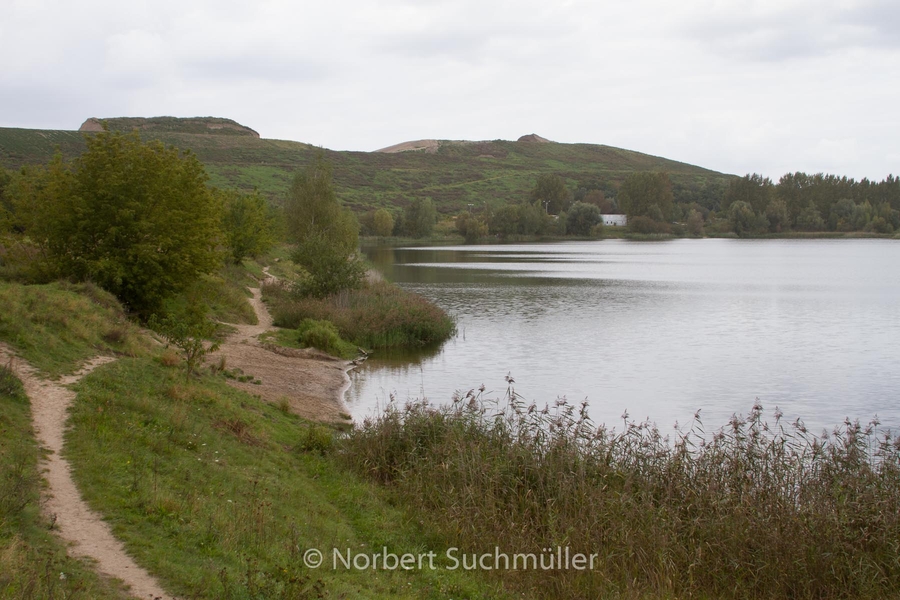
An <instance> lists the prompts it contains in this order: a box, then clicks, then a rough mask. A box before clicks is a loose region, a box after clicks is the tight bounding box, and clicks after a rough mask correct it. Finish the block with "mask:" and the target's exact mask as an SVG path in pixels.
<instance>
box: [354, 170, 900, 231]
mask: <svg viewBox="0 0 900 600" xmlns="http://www.w3.org/2000/svg"><path fill="white" fill-rule="evenodd" d="M573 187H574V191H573V189H572V188H573ZM419 202H422V201H419V200H417V201H414V202H413V204H411V208H407V209H406V210H405V211H404V212H403V214H401V215H400V217H399V218H398V219H397V220H396V221H389V222H390V223H391V224H392V229H390V231H391V233H390V234H388V233H387V231H388V228H383V229H380V230H378V229H377V228H376V227H375V226H374V218H375V216H376V214H377V215H379V216H381V217H382V218H384V219H385V220H388V219H392V218H393V217H391V214H390V213H389V212H388V211H387V210H386V209H383V208H382V209H379V210H378V211H377V213H376V212H371V213H369V214H368V215H366V216H364V217H363V219H362V227H363V233H365V234H367V235H379V236H384V235H406V236H409V237H423V236H427V235H429V234H430V233H431V227H432V225H433V223H434V222H435V219H436V218H437V216H436V213H435V212H434V211H433V209H432V205H431V201H430V200H426V201H425V202H426V203H427V204H428V205H429V211H430V212H429V213H428V214H429V215H430V216H429V220H428V221H427V226H425V227H422V228H418V229H417V228H414V227H408V226H406V225H404V223H411V222H413V221H412V220H410V217H409V213H410V211H411V212H412V214H416V211H415V207H416V206H417V203H419ZM616 213H621V214H625V215H627V217H628V223H629V225H628V230H629V231H630V232H633V233H639V234H675V235H692V236H701V235H706V234H711V235H719V234H723V233H734V234H737V235H738V236H750V235H766V234H781V233H788V232H794V231H796V232H851V231H860V232H868V233H875V234H892V233H895V232H897V231H900V178H897V177H894V176H893V175H888V176H887V177H886V178H885V179H884V180H882V181H878V182H875V181H870V180H868V179H862V180H860V181H856V180H854V179H851V178H847V177H839V176H836V175H826V174H822V173H818V174H814V175H808V174H806V173H801V172H797V173H788V174H786V175H784V176H783V177H781V178H780V179H779V181H778V182H777V183H773V182H772V181H771V180H770V179H769V178H766V177H763V176H762V175H758V174H748V175H745V176H744V177H734V178H732V179H730V180H728V182H727V183H724V182H723V181H722V180H719V179H710V180H706V181H703V180H696V179H695V180H692V181H689V182H687V183H685V182H681V181H677V182H673V181H672V179H671V178H670V176H669V175H668V174H667V173H651V172H635V173H632V174H630V175H628V176H627V177H626V178H625V179H624V180H623V181H622V182H621V183H617V182H613V181H609V180H600V179H596V180H591V181H586V182H578V183H577V184H575V186H572V185H570V184H569V183H568V182H567V181H566V180H565V179H563V178H562V177H560V176H559V175H555V174H543V175H540V176H538V177H537V178H536V180H535V184H534V187H533V188H532V190H531V193H530V194H529V196H527V197H524V198H522V199H521V200H520V201H519V202H514V203H499V204H498V203H492V202H490V201H486V202H485V203H484V205H483V206H472V205H470V210H465V211H462V212H460V213H458V214H457V215H455V217H454V221H455V225H456V230H457V233H459V234H460V235H462V236H463V237H464V238H466V240H468V241H476V240H478V239H481V238H484V237H486V236H492V237H497V238H501V239H503V238H511V237H529V236H545V235H546V236H562V235H576V236H595V237H598V236H602V235H603V232H604V229H603V225H602V222H603V217H602V215H604V214H616Z"/></svg>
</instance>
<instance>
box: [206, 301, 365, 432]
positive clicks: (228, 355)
mask: <svg viewBox="0 0 900 600" xmlns="http://www.w3.org/2000/svg"><path fill="white" fill-rule="evenodd" d="M250 292H251V293H252V294H253V298H251V299H250V304H251V305H252V306H253V310H254V311H255V312H256V317H257V319H258V321H259V322H258V324H257V325H235V326H234V327H236V328H237V332H235V333H234V334H232V335H231V337H229V338H228V339H227V340H225V342H223V343H222V345H221V347H220V348H219V351H218V352H217V353H215V354H212V355H211V356H210V359H209V360H210V362H212V363H216V362H218V361H219V360H221V358H224V359H225V368H226V369H234V368H239V369H240V370H241V371H243V372H244V373H245V374H247V375H252V376H253V378H254V380H255V381H258V382H259V383H256V384H255V383H252V382H239V381H236V380H233V379H229V383H230V384H232V385H233V386H235V387H237V388H240V389H242V390H244V391H246V392H249V393H251V394H255V395H257V396H259V397H261V398H262V399H263V400H266V401H268V402H273V403H276V404H278V403H282V402H285V403H287V405H288V406H289V407H290V410H291V411H292V412H295V413H297V414H298V415H300V416H301V417H305V418H307V419H312V420H315V421H326V422H330V423H348V422H349V419H348V415H347V409H346V407H345V406H344V400H343V398H344V392H345V391H346V390H347V388H348V387H349V386H350V378H349V377H348V376H347V369H348V368H349V366H350V363H349V362H347V361H344V360H340V359H337V358H334V357H331V356H328V355H327V354H323V353H321V352H318V351H317V350H294V349H291V348H281V347H277V346H273V345H270V344H263V343H261V342H260V341H259V339H258V336H259V335H260V334H262V333H265V332H266V331H269V330H270V329H272V316H271V315H270V314H269V310H268V309H267V308H266V305H265V304H264V303H263V301H262V293H261V291H260V289H259V288H251V289H250Z"/></svg>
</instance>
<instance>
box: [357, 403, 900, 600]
mask: <svg viewBox="0 0 900 600" xmlns="http://www.w3.org/2000/svg"><path fill="white" fill-rule="evenodd" d="M773 419H774V420H773V421H772V423H771V424H769V423H767V421H766V419H765V417H764V414H763V409H762V407H760V406H758V405H757V406H754V407H753V409H752V410H751V412H750V414H749V416H747V417H746V418H741V417H734V418H732V420H731V422H730V423H729V424H728V425H727V426H726V427H724V428H723V429H721V430H720V431H718V432H716V433H715V434H712V435H707V434H706V433H705V432H704V430H703V426H702V423H701V422H700V421H699V419H697V420H695V422H694V423H693V425H692V427H691V428H690V429H689V430H687V431H685V432H683V433H681V434H679V435H678V436H677V437H676V438H675V439H668V438H666V437H663V436H662V435H661V434H660V432H659V431H658V430H657V429H656V428H655V427H654V426H651V425H649V424H647V423H633V422H627V421H626V422H625V423H624V427H623V430H622V431H615V430H611V429H608V428H606V427H602V426H601V427H599V428H598V427H595V426H594V424H593V423H591V421H590V419H589V418H588V415H587V410H586V406H585V405H582V406H581V407H575V406H573V405H571V404H569V403H567V402H565V401H564V400H560V401H557V402H556V404H555V405H554V406H553V407H545V408H543V409H539V408H538V407H537V406H535V405H534V404H530V405H528V404H526V403H524V402H523V401H522V399H521V398H520V397H519V396H517V395H516V393H515V391H514V390H513V389H512V387H510V389H509V390H508V392H507V396H506V398H505V400H504V401H502V402H491V401H486V400H484V399H483V398H482V396H481V393H479V392H476V391H471V392H469V393H468V394H467V395H465V396H462V395H460V396H459V397H457V398H455V399H454V402H453V404H451V405H449V406H444V407H432V406H429V405H427V404H425V403H421V402H419V403H412V404H408V405H407V406H405V407H403V408H400V407H398V406H397V405H396V404H395V403H391V404H390V405H389V407H388V409H387V410H386V411H385V412H384V413H383V414H382V415H381V416H379V417H377V418H374V419H370V420H367V421H365V422H364V423H363V424H362V426H360V427H359V428H357V429H356V430H355V431H353V432H352V433H351V434H350V435H349V436H348V437H347V438H346V439H345V440H344V442H343V444H342V453H343V458H344V460H345V461H346V462H347V463H348V464H349V465H350V466H352V467H353V468H354V469H355V470H356V471H358V472H360V473H364V474H365V475H367V476H369V477H371V478H373V479H375V480H377V481H380V482H382V483H384V484H386V485H389V486H391V487H393V488H394V489H395V490H396V491H397V493H398V494H399V495H400V497H401V498H403V500H404V502H405V503H406V504H407V505H409V506H410V507H411V509H412V510H413V512H414V513H416V514H418V515H419V518H420V519H421V520H422V521H423V522H428V523H431V524H433V525H434V526H436V527H437V528H438V530H439V531H441V532H442V534H443V535H444V536H445V538H446V540H447V541H448V543H450V544H453V545H456V546H458V547H459V548H461V549H462V550H463V551H465V552H490V553H493V552H494V547H495V546H499V547H500V548H501V550H504V551H507V552H510V553H512V552H536V553H540V552H541V550H542V549H543V548H547V547H556V546H562V547H569V548H571V551H572V552H583V553H586V554H587V553H597V554H598V555H599V556H598V561H599V562H598V566H597V568H596V569H594V570H593V571H585V572H578V571H574V570H568V571H566V570H560V571H550V572H547V571H534V570H532V571H509V572H505V573H502V576H503V577H504V580H505V583H507V584H508V585H511V586H513V587H514V588H516V589H521V590H523V591H524V590H534V591H536V592H537V595H538V596H542V597H545V598H563V597H565V598H599V597H629V598H631V597H645V596H651V597H679V598H680V597H700V598H885V597H896V596H897V595H898V594H900V443H898V440H896V439H894V438H892V437H890V436H889V435H886V436H883V437H878V435H877V434H876V424H874V423H873V424H870V425H869V426H866V427H863V426H861V425H860V424H859V423H853V422H849V421H848V422H846V423H844V425H843V426H842V427H840V428H837V429H836V430H835V431H834V432H833V433H832V434H830V435H829V436H827V437H816V436H813V435H811V434H810V433H809V432H808V431H807V430H806V429H805V427H804V426H803V424H802V423H801V422H799V421H798V422H795V423H793V424H786V423H784V422H783V420H782V419H781V415H779V414H777V412H776V414H775V415H774V417H773Z"/></svg>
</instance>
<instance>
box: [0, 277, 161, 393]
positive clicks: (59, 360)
mask: <svg viewBox="0 0 900 600" xmlns="http://www.w3.org/2000/svg"><path fill="white" fill-rule="evenodd" d="M0 306H2V307H3V310H2V311H0V341H3V342H6V343H7V344H9V345H10V346H12V347H13V348H14V349H16V350H17V351H18V352H19V353H20V354H21V356H22V357H23V358H24V359H25V360H27V361H28V362H30V363H31V364H32V365H34V366H36V367H37V368H39V369H40V370H42V371H43V372H44V373H46V374H47V375H49V376H51V377H55V376H58V375H62V374H65V373H71V372H73V371H75V370H77V368H78V367H79V366H80V365H81V363H83V362H84V361H85V360H87V359H89V358H92V357H93V356H96V355H97V354H100V353H108V354H121V355H126V356H132V355H137V354H141V353H142V352H145V351H146V349H147V348H148V342H147V341H146V339H145V338H144V337H143V336H142V335H140V332H139V330H138V328H137V327H136V326H135V325H134V324H133V323H131V322H130V321H129V320H128V319H127V318H126V317H125V314H124V312H123V311H122V307H121V305H120V304H119V302H118V301H117V300H116V299H115V297H113V296H112V295H111V294H109V293H108V292H105V291H103V290H101V289H100V288H98V287H97V286H95V285H93V284H90V283H83V284H77V285H73V284H68V283H65V282H57V283H51V284H47V285H20V284H14V283H4V282H0Z"/></svg>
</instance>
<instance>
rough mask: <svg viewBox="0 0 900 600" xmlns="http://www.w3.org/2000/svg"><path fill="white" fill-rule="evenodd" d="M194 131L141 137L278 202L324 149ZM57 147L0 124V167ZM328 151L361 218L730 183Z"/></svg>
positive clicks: (482, 150)
mask: <svg viewBox="0 0 900 600" xmlns="http://www.w3.org/2000/svg"><path fill="white" fill-rule="evenodd" d="M188 129H190V128H188ZM191 131H192V132H186V131H185V130H184V129H182V130H181V131H179V130H177V128H174V129H173V128H168V129H166V128H157V129H155V130H147V131H144V132H143V133H142V135H143V136H144V137H145V138H146V139H159V140H161V141H163V142H164V143H166V144H171V145H174V146H177V147H179V148H184V149H190V150H191V151H193V152H194V153H195V154H196V155H197V157H198V158H199V159H200V160H201V161H202V162H203V164H204V165H205V166H206V169H207V172H208V173H209V174H210V182H211V183H212V184H213V185H216V186H220V187H228V188H239V189H245V190H252V189H254V188H256V189H259V191H260V192H262V193H264V194H265V195H267V196H268V197H270V198H271V199H273V200H275V201H276V202H281V201H282V200H283V198H284V196H285V194H286V193H287V190H288V188H289V186H290V182H291V180H292V178H293V175H294V173H296V172H297V171H299V170H301V169H303V168H305V167H306V166H307V165H309V164H310V163H311V162H313V160H314V159H315V157H316V155H317V153H319V152H320V151H321V149H320V148H315V147H313V146H310V145H308V144H303V143H300V142H290V141H282V140H266V139H257V138H254V137H251V136H241V135H208V134H198V133H197V132H193V130H191ZM398 141H402V140H398ZM57 145H58V146H59V147H60V150H61V152H62V153H63V155H64V157H66V158H72V157H74V156H77V155H78V154H79V153H80V152H81V151H82V150H83V149H84V142H83V140H82V139H81V134H79V133H77V132H72V131H39V130H27V129H10V128H0V165H2V166H4V167H7V168H11V169H16V168H19V167H21V166H22V165H24V164H34V163H46V162H48V161H49V159H50V158H51V157H52V156H53V153H54V151H55V150H54V148H55V147H56V146H57ZM325 153H326V158H327V159H328V160H329V161H330V162H331V163H332V165H333V166H334V177H335V180H334V184H335V189H336V192H337V194H338V197H340V198H341V200H342V201H343V202H344V204H345V205H347V206H348V207H350V208H352V209H353V210H354V211H356V212H358V213H361V212H365V211H367V210H369V209H373V208H379V207H386V208H389V209H391V210H393V211H394V212H397V211H398V210H400V209H402V208H403V207H404V206H406V205H407V204H409V202H410V201H411V200H413V199H415V198H426V197H430V198H432V199H433V200H434V202H435V205H436V206H437V208H438V211H439V212H441V213H443V214H456V213H458V212H459V211H461V210H464V209H465V208H466V207H467V205H468V204H470V203H472V204H475V205H476V206H479V207H481V206H484V203H485V201H486V200H489V201H491V202H516V201H521V200H523V199H525V198H527V197H528V195H529V193H530V191H531V189H532V187H534V182H535V180H536V179H537V177H538V175H540V174H542V173H555V174H558V175H560V176H562V177H563V178H564V179H565V180H566V181H567V184H568V186H569V187H570V188H571V189H573V190H574V189H575V187H576V186H577V185H578V184H579V183H582V182H590V181H600V180H603V181H608V182H611V183H613V184H614V185H615V184H618V183H621V182H622V181H623V180H624V179H625V177H627V176H628V175H629V174H630V173H633V172H635V171H665V172H667V173H669V174H670V177H671V179H672V181H673V183H676V184H684V185H685V186H691V185H692V184H697V185H700V186H702V185H704V184H705V183H708V182H710V181H714V182H727V180H728V179H729V178H730V176H728V175H724V174H721V173H716V172H714V171H710V170H707V169H703V168H700V167H695V166H692V165H688V164H685V163H680V162H676V161H672V160H667V159H664V158H660V157H655V156H650V155H647V154H642V153H640V152H632V151H629V150H622V149H619V148H612V147H609V146H602V145H593V144H556V143H550V144H536V143H527V142H512V141H503V140H494V141H488V142H478V143H452V142H451V143H447V144H444V145H443V146H442V147H441V149H440V150H439V151H438V152H437V153H434V154H428V153H422V152H402V153H396V154H384V153H377V152H336V151H331V150H326V151H325ZM486 155H487V156H490V157H491V158H486V157H485V156H486Z"/></svg>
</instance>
